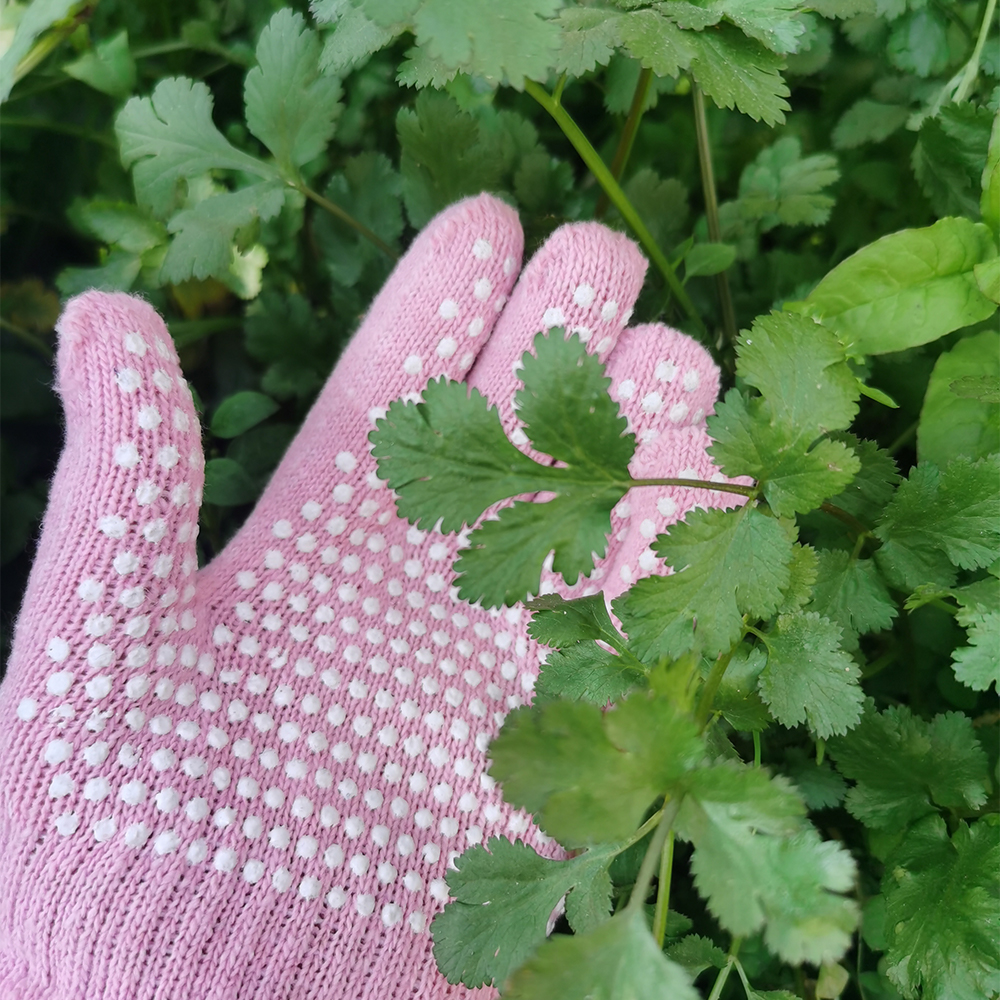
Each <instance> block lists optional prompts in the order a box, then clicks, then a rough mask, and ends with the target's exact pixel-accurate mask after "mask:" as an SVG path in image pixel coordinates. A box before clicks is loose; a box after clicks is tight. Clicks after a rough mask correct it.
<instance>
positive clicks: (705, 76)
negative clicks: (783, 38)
mask: <svg viewBox="0 0 1000 1000" xmlns="http://www.w3.org/2000/svg"><path fill="white" fill-rule="evenodd" d="M685 41H686V42H687V43H688V44H689V45H690V46H692V47H693V48H694V56H693V57H692V59H691V73H692V74H693V76H694V78H695V79H696V80H697V81H698V84H699V85H700V86H701V89H702V90H704V91H705V93H706V94H708V96H709V97H711V98H712V100H713V101H715V103H716V104H717V105H718V106H719V107H720V108H731V107H733V106H734V105H735V106H736V107H737V108H739V110H740V111H742V112H743V114H745V115H749V116H750V117H751V118H752V119H753V120H754V121H763V122H765V123H766V124H768V125H779V124H781V123H782V122H784V120H785V112H786V111H788V110H789V109H790V106H789V104H788V102H787V101H786V100H785V98H786V97H788V94H789V91H788V87H787V86H786V85H785V81H784V80H783V79H782V78H781V73H780V69H781V67H782V66H783V61H782V59H781V56H779V55H776V54H775V53H773V52H771V51H769V50H768V49H766V48H765V47H764V46H763V45H761V44H760V42H757V41H755V40H754V39H752V38H748V37H747V36H746V35H744V34H743V32H742V31H740V30H739V29H738V28H736V27H731V26H729V25H723V26H721V28H719V29H716V30H714V31H702V32H688V33H686V37H685Z"/></svg>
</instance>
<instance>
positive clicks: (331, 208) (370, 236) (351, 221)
mask: <svg viewBox="0 0 1000 1000" xmlns="http://www.w3.org/2000/svg"><path fill="white" fill-rule="evenodd" d="M290 183H291V184H292V187H293V188H295V190H296V191H300V192H301V193H302V194H304V195H305V196H306V197H307V198H308V199H309V200H310V201H314V202H316V204H317V205H319V206H320V208H325V209H326V210H327V211H328V212H329V213H330V214H331V215H335V216H336V217H337V218H338V219H340V221H341V222H343V223H345V224H346V225H348V226H350V227H351V229H353V230H354V231H355V232H358V233H360V234H361V235H362V236H363V237H364V238H365V239H366V240H368V242H369V243H371V244H373V245H374V246H377V247H378V248H379V250H381V251H382V253H384V254H385V255H386V256H387V257H388V258H389V259H390V260H399V254H398V253H396V251H395V250H393V249H392V247H391V246H389V244H388V243H386V242H385V241H384V240H383V239H382V238H381V237H379V236H376V235H375V233H373V232H372V231H371V230H370V229H369V228H368V227H367V226H366V225H365V224H364V223H362V222H358V220H357V219H355V218H354V216H353V215H348V213H347V212H345V211H344V210H343V209H342V208H341V207H340V206H339V205H335V204H334V203H333V202H332V201H330V200H329V199H328V198H324V197H323V196H322V195H321V194H320V193H319V192H318V191H314V190H313V189H312V188H311V187H308V186H307V185H306V184H305V183H303V182H301V181H300V182H294V183H293V182H290Z"/></svg>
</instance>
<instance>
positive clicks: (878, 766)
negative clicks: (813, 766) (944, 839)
mask: <svg viewBox="0 0 1000 1000" xmlns="http://www.w3.org/2000/svg"><path fill="white" fill-rule="evenodd" d="M828 747H829V751H830V754H831V756H832V757H833V758H834V760H835V761H836V762H837V770H838V771H840V773H841V774H843V775H844V776H845V777H847V778H850V779H852V780H853V781H854V782H856V784H855V786H854V787H853V788H852V789H851V790H850V791H849V792H848V793H847V802H846V804H847V810H848V812H850V814H851V815H852V816H854V817H855V818H856V819H859V820H860V821H861V822H862V823H864V824H865V826H868V827H871V828H873V829H884V828H888V827H895V828H900V827H903V826H905V825H906V824H907V823H910V822H912V821H913V820H915V819H919V818H920V817H921V816H924V815H926V814H927V813H930V812H933V811H934V809H935V808H936V807H942V808H952V809H965V808H968V809H977V808H979V806H981V805H982V804H983V802H985V801H986V793H987V790H988V789H989V777H988V774H987V762H986V754H985V753H984V752H983V750H982V747H980V745H979V741H978V740H977V739H976V734H975V732H974V731H973V728H972V723H971V721H970V720H969V719H968V718H967V717H966V716H964V715H962V714H961V713H959V712H947V713H945V714H944V715H936V716H934V718H933V719H932V720H931V721H930V722H925V721H924V720H923V719H921V718H919V717H917V716H915V715H913V713H912V712H910V710H909V709H908V708H906V707H905V706H899V707H891V708H887V709H886V710H885V711H882V712H876V711H875V707H874V703H873V702H872V701H870V700H869V701H868V703H867V705H866V708H865V713H864V715H863V716H862V718H861V722H860V723H859V724H858V726H857V728H856V729H854V730H852V731H851V732H849V733H848V734H847V735H846V736H841V737H838V738H836V739H833V740H831V741H830V742H829V744H828Z"/></svg>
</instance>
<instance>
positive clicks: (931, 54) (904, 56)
mask: <svg viewBox="0 0 1000 1000" xmlns="http://www.w3.org/2000/svg"><path fill="white" fill-rule="evenodd" d="M887 54H888V56H889V59H890V61H891V62H892V64H893V65H894V66H896V68H897V69H901V70H902V71H903V72H904V73H916V74H917V76H922V77H927V76H936V75H937V74H938V73H943V72H944V71H945V70H946V69H947V68H948V21H947V20H946V19H945V17H944V15H943V14H941V13H940V12H939V11H938V10H937V9H936V8H934V7H922V8H920V9H918V10H911V11H909V12H908V13H906V14H904V15H903V16H902V17H901V18H899V20H897V21H896V22H895V23H894V24H893V26H892V32H891V34H890V35H889V44H888V46H887Z"/></svg>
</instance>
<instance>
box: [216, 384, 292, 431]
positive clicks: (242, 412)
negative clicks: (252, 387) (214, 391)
mask: <svg viewBox="0 0 1000 1000" xmlns="http://www.w3.org/2000/svg"><path fill="white" fill-rule="evenodd" d="M277 411H278V404H277V403H276V402H275V401H274V400H273V399H271V397H270V396H265V395H264V394H263V393H260V392H237V393H234V394H233V395H232V396H227V397H226V398H225V399H224V400H223V401H222V402H221V403H220V404H219V408H218V409H217V410H216V411H215V415H214V416H213V417H212V424H211V431H212V433H213V434H214V435H215V436H216V437H221V438H234V437H236V436H237V435H239V434H242V433H243V432H244V431H248V430H250V428H251V427H255V426H256V425H257V424H259V423H260V422H261V421H262V420H267V418H268V417H270V416H271V415H272V414H274V413H277Z"/></svg>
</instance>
